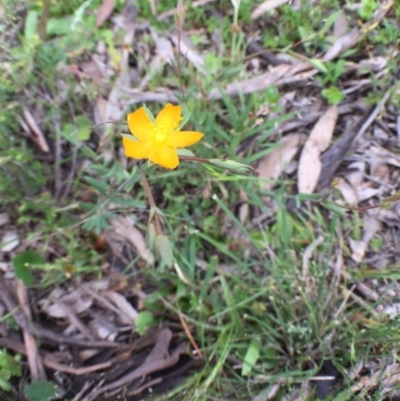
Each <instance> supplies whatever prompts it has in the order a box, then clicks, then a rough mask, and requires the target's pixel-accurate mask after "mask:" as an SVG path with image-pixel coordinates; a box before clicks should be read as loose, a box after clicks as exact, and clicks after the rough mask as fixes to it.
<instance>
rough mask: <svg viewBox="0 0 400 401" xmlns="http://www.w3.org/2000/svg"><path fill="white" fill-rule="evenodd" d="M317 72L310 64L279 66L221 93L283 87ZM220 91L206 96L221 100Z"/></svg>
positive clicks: (235, 83)
mask: <svg viewBox="0 0 400 401" xmlns="http://www.w3.org/2000/svg"><path fill="white" fill-rule="evenodd" d="M317 73H318V71H317V70H316V69H315V68H312V66H311V64H310V63H297V64H280V65H278V66H276V67H271V68H270V69H269V71H267V72H266V73H264V74H261V75H257V76H255V77H252V78H249V79H245V80H243V81H236V82H233V83H230V84H228V85H227V87H226V89H225V90H224V91H223V93H224V94H225V95H226V96H238V95H239V94H240V93H241V94H247V93H253V92H259V91H262V90H265V89H267V88H268V87H269V86H271V85H275V86H278V85H284V84H289V83H294V82H298V81H303V80H307V79H310V78H312V77H313V76H314V75H315V74H317ZM221 97H222V94H221V91H220V89H218V88H214V89H213V90H212V91H211V92H210V94H209V95H208V98H209V99H221Z"/></svg>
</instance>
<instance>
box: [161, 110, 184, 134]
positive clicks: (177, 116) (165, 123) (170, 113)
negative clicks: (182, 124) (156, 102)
mask: <svg viewBox="0 0 400 401" xmlns="http://www.w3.org/2000/svg"><path fill="white" fill-rule="evenodd" d="M181 120H182V116H181V107H180V106H174V105H172V104H171V103H168V104H167V105H166V106H165V107H164V108H163V109H162V110H161V111H160V112H159V113H158V116H157V118H156V122H155V126H156V130H162V131H166V132H168V131H173V130H175V129H176V128H178V125H179V121H181Z"/></svg>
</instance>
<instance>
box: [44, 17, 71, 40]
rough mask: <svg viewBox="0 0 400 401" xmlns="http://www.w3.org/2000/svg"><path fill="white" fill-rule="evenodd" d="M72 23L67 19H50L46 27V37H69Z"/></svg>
mask: <svg viewBox="0 0 400 401" xmlns="http://www.w3.org/2000/svg"><path fill="white" fill-rule="evenodd" d="M70 23H71V22H70V21H69V19H67V18H49V20H48V21H47V25H46V35H48V36H60V35H68V34H69V33H70V32H71V26H70Z"/></svg>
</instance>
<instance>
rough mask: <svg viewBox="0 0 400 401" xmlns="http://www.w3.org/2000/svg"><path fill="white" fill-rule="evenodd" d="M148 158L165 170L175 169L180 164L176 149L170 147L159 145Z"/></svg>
mask: <svg viewBox="0 0 400 401" xmlns="http://www.w3.org/2000/svg"><path fill="white" fill-rule="evenodd" d="M148 157H149V160H151V161H152V162H153V163H156V164H159V165H160V166H161V167H165V168H170V169H173V168H175V167H177V166H178V164H179V158H178V155H177V154H176V151H175V149H174V148H171V147H170V146H164V145H158V146H156V147H153V148H152V150H151V152H150V153H149V156H148Z"/></svg>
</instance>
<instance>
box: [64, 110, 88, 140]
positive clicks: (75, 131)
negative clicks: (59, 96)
mask: <svg viewBox="0 0 400 401" xmlns="http://www.w3.org/2000/svg"><path fill="white" fill-rule="evenodd" d="M92 125H93V123H92V122H91V121H90V120H89V119H88V118H87V117H86V116H84V115H79V116H77V117H76V124H72V123H65V124H63V125H62V127H61V135H62V137H63V138H64V139H66V140H67V141H68V142H70V143H72V144H74V145H78V144H79V143H80V142H83V141H87V140H88V139H89V138H90V135H91V133H92V128H91V126H92ZM85 128H87V129H85Z"/></svg>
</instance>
